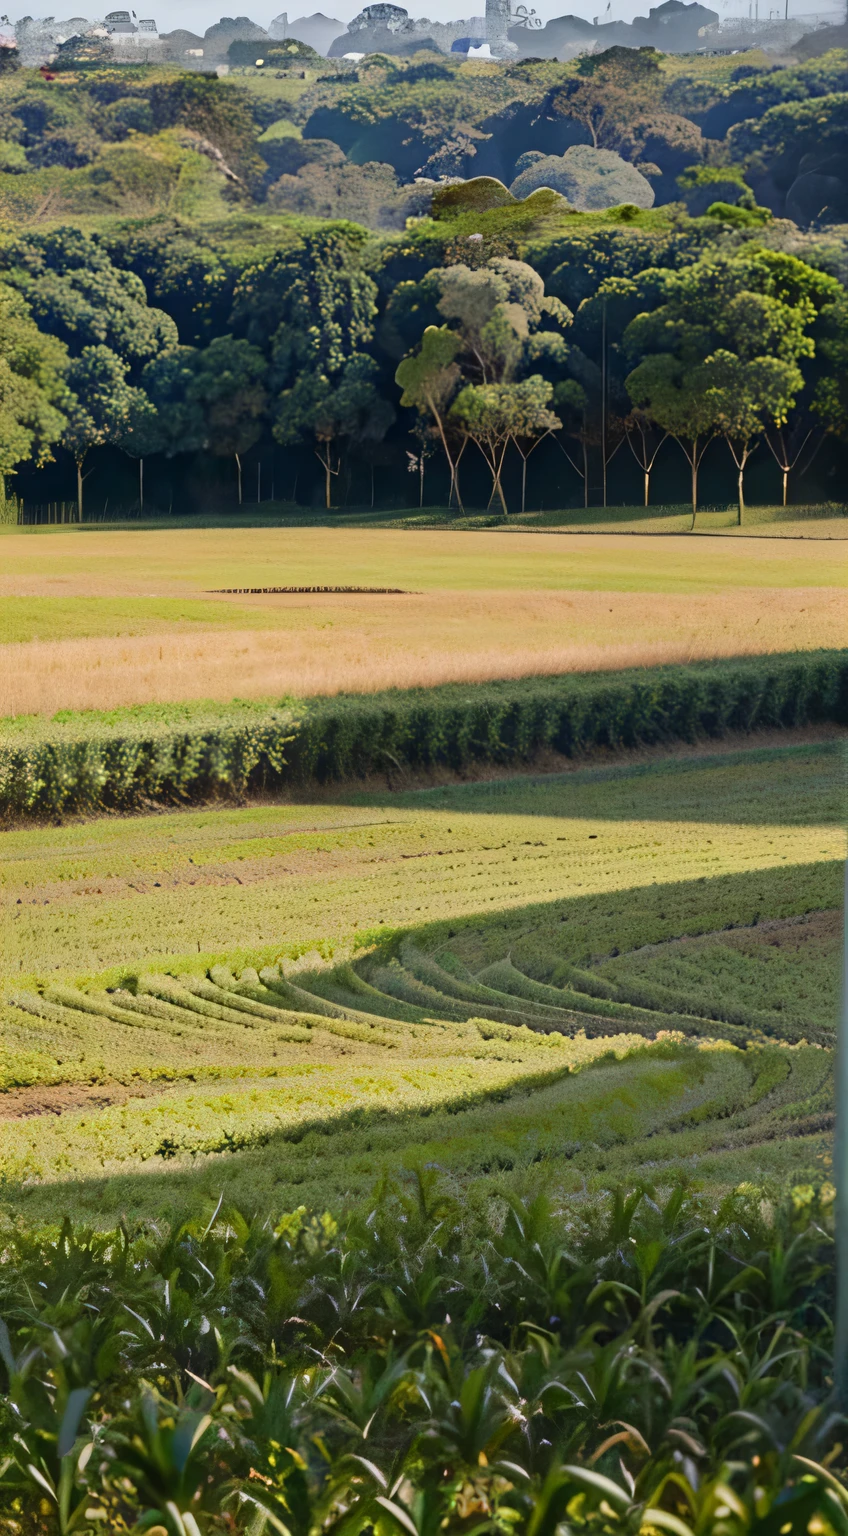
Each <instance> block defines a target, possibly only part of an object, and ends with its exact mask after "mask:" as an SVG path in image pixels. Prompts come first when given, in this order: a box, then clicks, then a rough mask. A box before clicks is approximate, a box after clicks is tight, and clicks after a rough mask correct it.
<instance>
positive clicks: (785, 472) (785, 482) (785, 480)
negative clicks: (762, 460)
mask: <svg viewBox="0 0 848 1536" xmlns="http://www.w3.org/2000/svg"><path fill="white" fill-rule="evenodd" d="M788 498H789V467H788V465H786V464H784V466H783V505H784V506H786V505H787V502H788Z"/></svg>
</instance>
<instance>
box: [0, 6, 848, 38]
mask: <svg viewBox="0 0 848 1536" xmlns="http://www.w3.org/2000/svg"><path fill="white" fill-rule="evenodd" d="M53 3H54V5H55V0H53ZM398 3H399V0H398ZM526 3H527V9H528V10H530V11H532V10H535V11H536V14H537V15H538V16H539V17H540V18H541V20H542V22H543V24H544V23H545V22H547V21H550V20H551V19H552V18H553V17H556V16H566V15H574V16H582V17H584V18H585V19H586V20H587V21H591V20H592V19H593V18H594V17H595V16H599V17H600V19H601V20H603V21H626V22H629V21H632V20H633V18H634V16H644V15H647V13H648V10H649V8H650V6H651V5H652V4H659V3H661V0H611V3H610V5H609V9H605V6H606V0H526ZM702 3H703V4H705V5H708V6H710V7H711V9H712V10H715V11H717V12H718V14H719V16H721V17H722V18H725V17H727V18H730V17H733V16H739V17H743V16H744V17H747V15H748V13H749V4H748V0H702ZM118 4H119V0H112V3H111V4H108V5H104V6H103V9H102V10H98V11H97V12H95V11H94V10H93V9H91V8H89V7H86V8H85V9H83V8H82V7H80V9H79V10H74V9H72V8H71V7H69V8H68V9H66V10H65V9H63V10H59V11H58V12H57V11H54V12H53V15H54V16H56V18H57V20H63V19H65V18H68V19H70V18H71V17H72V16H74V15H80V16H81V15H84V14H85V15H89V10H90V16H89V19H90V20H92V21H94V20H98V19H102V16H103V15H104V14H105V13H106V11H107V10H111V9H113V8H118ZM124 4H125V6H127V8H130V9H131V5H130V4H129V0H124ZM242 4H243V5H245V0H242ZM756 4H757V0H752V9H753V6H754V5H756ZM784 6H785V0H778V3H777V4H775V0H759V15H760V19H761V20H767V19H768V18H769V16H780V17H782V16H783V14H784ZM233 9H234V10H235V11H236V13H237V14H238V15H247V16H249V17H250V20H251V21H254V22H256V23H257V25H258V26H261V27H267V26H269V25H270V23H271V22H272V21H273V20H274V18H275V17H276V16H279V15H281V14H282V13H283V12H284V11H285V12H287V13H288V18H289V21H290V22H294V21H296V20H299V19H300V18H301V17H303V16H311V15H314V14H315V13H316V12H317V11H319V10H320V11H321V12H322V13H323V14H324V15H326V16H329V17H331V18H332V19H335V20H338V21H339V22H341V23H342V25H343V27H344V26H346V25H347V24H348V22H349V21H351V20H352V19H353V17H354V16H356V15H358V14H359V12H360V11H361V10H362V9H363V3H360V0H338V3H335V0H331V3H328V4H322V3H321V0H319V3H318V4H315V0H306V3H305V4H301V3H300V0H294V4H293V5H290V4H286V0H282V4H281V3H280V0H251V3H250V4H249V6H248V5H245V8H244V9H240V8H239V7H237V6H234V7H233ZM405 9H406V10H408V12H409V14H410V16H412V17H414V18H416V17H419V16H427V17H428V18H429V19H430V20H432V21H439V22H444V21H453V20H458V19H460V18H464V17H466V16H467V17H468V18H469V19H470V18H472V17H474V16H482V15H483V14H484V13H485V0H476V3H475V0H469V3H468V5H467V6H464V5H463V3H462V0H417V3H416V0H412V3H408V4H407V5H406V6H405ZM839 11H840V7H839V6H837V5H833V4H832V3H831V4H828V0H789V15H790V18H791V17H802V16H803V17H805V18H809V20H810V22H811V24H812V25H815V22H816V19H817V18H821V19H822V20H824V19H825V18H828V19H830V18H832V17H833V16H834V14H836V13H837V12H839ZM32 14H37V11H35V12H34V10H33V9H32V8H31V9H30V10H29V11H22V12H21V15H20V16H15V17H13V18H12V20H14V21H18V20H21V19H22V17H23V16H24V15H32ZM134 14H136V15H137V16H141V17H152V18H153V20H155V21H156V23H157V25H158V26H159V29H160V30H161V31H162V32H172V31H174V30H175V29H177V28H185V29H186V30H187V31H189V32H195V33H197V34H199V35H200V36H201V37H202V36H203V34H204V32H205V31H206V29H207V28H208V27H210V26H212V25H213V24H214V23H215V22H216V21H219V20H220V19H221V15H222V12H221V10H220V9H218V8H217V7H216V6H215V5H214V4H210V3H209V0H172V3H171V4H169V5H168V6H163V5H160V4H159V3H158V0H142V8H141V9H139V10H137V12H135V13H134Z"/></svg>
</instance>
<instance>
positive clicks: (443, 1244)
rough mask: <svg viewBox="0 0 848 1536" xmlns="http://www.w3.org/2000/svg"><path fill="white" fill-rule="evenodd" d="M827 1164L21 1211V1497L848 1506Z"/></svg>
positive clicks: (16, 1504) (680, 1530) (273, 1506)
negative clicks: (570, 1187) (835, 1395)
mask: <svg viewBox="0 0 848 1536" xmlns="http://www.w3.org/2000/svg"><path fill="white" fill-rule="evenodd" d="M831 1195H832V1191H831V1190H830V1188H829V1186H827V1185H825V1186H823V1187H822V1188H821V1189H820V1190H819V1191H818V1192H816V1191H814V1190H813V1189H812V1188H808V1189H806V1188H801V1189H796V1190H795V1191H793V1197H792V1200H791V1202H790V1203H788V1204H787V1206H786V1207H785V1208H782V1209H780V1210H777V1211H775V1210H772V1209H771V1208H770V1207H769V1206H768V1205H767V1204H766V1203H765V1202H764V1201H762V1200H760V1198H759V1196H758V1194H757V1192H756V1191H755V1190H753V1189H751V1188H745V1187H743V1188H741V1189H739V1190H737V1191H736V1193H735V1194H734V1195H732V1196H730V1197H728V1198H727V1199H725V1200H724V1202H723V1203H722V1204H720V1205H714V1206H710V1205H708V1204H707V1202H706V1201H705V1200H704V1199H703V1198H699V1197H698V1196H696V1195H693V1194H690V1193H687V1192H686V1190H685V1189H684V1187H683V1186H678V1187H676V1188H675V1189H673V1191H672V1192H671V1193H668V1192H666V1194H665V1196H664V1197H661V1196H659V1195H657V1193H656V1192H654V1191H652V1190H647V1189H645V1190H637V1191H634V1192H632V1193H629V1194H626V1195H625V1194H623V1193H618V1194H616V1195H615V1196H614V1197H612V1198H609V1199H607V1200H605V1201H604V1202H603V1203H595V1204H588V1203H580V1202H576V1203H575V1204H574V1205H573V1206H572V1207H570V1208H568V1209H565V1210H563V1211H558V1212H555V1211H553V1210H552V1209H551V1208H550V1206H549V1204H548V1202H547V1201H546V1200H545V1199H544V1197H542V1196H537V1197H535V1198H530V1199H527V1200H522V1199H520V1198H518V1197H517V1196H515V1195H510V1196H504V1197H501V1196H496V1197H495V1198H492V1199H489V1201H488V1202H487V1203H485V1204H482V1205H480V1206H479V1207H469V1206H467V1205H461V1204H460V1203H459V1202H458V1201H457V1200H456V1198H455V1197H454V1195H453V1193H452V1191H451V1189H450V1188H449V1187H448V1186H447V1185H445V1184H444V1183H443V1182H441V1181H440V1180H439V1177H438V1176H437V1174H436V1172H435V1171H434V1170H432V1169H422V1170H419V1171H418V1173H417V1174H415V1175H414V1176H411V1177H410V1178H409V1179H407V1180H406V1181H405V1182H402V1183H399V1182H391V1183H388V1184H386V1185H384V1186H383V1187H382V1188H380V1189H379V1190H378V1191H377V1194H376V1197H375V1199H374V1200H373V1202H372V1203H371V1207H370V1209H369V1208H368V1207H365V1208H364V1209H361V1210H359V1211H357V1212H355V1213H354V1214H352V1215H351V1216H349V1218H348V1222H347V1225H346V1228H345V1229H344V1230H343V1231H342V1230H339V1228H338V1227H337V1225H336V1222H335V1221H334V1220H333V1219H332V1218H331V1217H329V1216H323V1217H318V1216H310V1215H308V1213H307V1212H306V1210H305V1209H304V1208H303V1207H301V1208H300V1209H298V1210H297V1211H294V1212H292V1213H290V1214H288V1215H286V1216H284V1217H282V1219H280V1220H279V1221H277V1222H276V1224H274V1222H272V1221H271V1220H269V1219H267V1218H262V1217H253V1218H249V1217H246V1216H245V1215H243V1214H242V1213H240V1212H238V1211H237V1210H234V1209H227V1208H226V1207H225V1206H224V1204H223V1197H222V1199H221V1200H219V1202H218V1204H217V1206H216V1207H215V1208H214V1209H212V1210H211V1211H209V1212H205V1213H202V1214H196V1215H195V1216H194V1218H193V1219H192V1220H190V1221H188V1222H185V1223H184V1224H182V1225H180V1226H178V1227H175V1228H172V1229H170V1230H166V1229H157V1228H148V1229H146V1230H143V1231H140V1232H139V1233H138V1234H136V1235H134V1236H133V1235H130V1234H129V1233H128V1232H127V1230H126V1229H120V1230H119V1231H117V1232H113V1233H111V1234H108V1235H103V1234H98V1235H94V1234H92V1233H90V1232H87V1231H84V1230H81V1229H74V1228H73V1227H71V1225H70V1224H69V1223H66V1224H65V1225H64V1227H63V1228H62V1230H61V1232H59V1233H58V1235H57V1234H55V1233H54V1234H53V1235H47V1234H45V1233H44V1232H34V1231H27V1230H25V1229H22V1228H19V1229H18V1230H16V1231H10V1232H9V1233H8V1234H7V1239H6V1244H5V1247H4V1252H3V1255H2V1262H0V1314H2V1317H3V1318H4V1322H3V1324H2V1327H0V1355H2V1360H3V1365H4V1375H5V1380H4V1383H3V1385H4V1393H5V1395H4V1397H3V1401H2V1416H0V1440H2V1454H3V1462H2V1475H0V1529H2V1530H3V1531H5V1532H7V1533H10V1536H11V1533H15V1536H18V1533H24V1532H25V1533H27V1536H30V1533H33V1536H35V1533H38V1536H48V1533H49V1536H54V1533H58V1532H61V1533H63V1536H64V1533H66V1532H79V1533H86V1536H89V1533H93V1532H94V1531H98V1532H102V1531H108V1532H114V1533H117V1532H124V1533H126V1532H129V1531H132V1532H139V1533H140V1532H142V1531H146V1532H148V1533H149V1536H152V1533H153V1532H156V1533H157V1536H162V1533H165V1536H198V1533H202V1536H208V1533H212V1532H218V1531H220V1532H224V1531H228V1532H231V1533H233V1532H240V1533H245V1536H248V1533H249V1536H262V1533H265V1532H272V1531H273V1532H282V1533H283V1536H307V1533H310V1532H314V1533H317V1532H319V1531H327V1532H329V1531H333V1532H335V1531H339V1532H341V1531H345V1532H360V1531H362V1532H365V1531H368V1532H372V1531H376V1532H380V1533H384V1536H400V1533H404V1536H426V1533H429V1532H436V1531H439V1530H446V1531H451V1532H453V1531H456V1532H460V1531H464V1532H472V1531H475V1532H483V1531H486V1532H503V1533H507V1532H518V1531H520V1532H527V1533H528V1536H531V1533H532V1536H537V1533H551V1536H553V1532H554V1531H556V1530H559V1531H563V1530H568V1531H575V1532H577V1531H581V1532H582V1531H586V1532H593V1533H594V1532H597V1533H604V1536H606V1533H610V1536H612V1533H636V1532H638V1531H643V1530H648V1531H662V1532H669V1533H671V1536H692V1533H699V1532H701V1531H711V1532H712V1531H721V1532H722V1533H724V1536H743V1533H745V1536H747V1533H748V1532H757V1533H758V1536H768V1533H769V1532H775V1533H776V1532H781V1533H783V1536H790V1533H791V1536H795V1533H796V1532H797V1533H799V1536H800V1533H801V1532H807V1531H810V1532H813V1533H818V1536H822V1533H831V1532H832V1533H834V1536H843V1533H844V1532H845V1531H846V1529H848V1492H846V1489H845V1487H844V1485H843V1480H842V1477H841V1474H840V1471H839V1468H840V1465H841V1462H840V1458H841V1455H842V1452H841V1447H840V1445H839V1444H838V1436H839V1434H840V1433H841V1427H840V1421H839V1419H838V1417H837V1416H836V1415H835V1414H834V1413H833V1411H832V1410H831V1407H830V1392H831V1379H830V1360H831V1342H832V1341H831V1328H830V1323H829V1301H830V1292H831V1283H832V1267H831V1238H830V1234H829V1230H828V1228H829V1211H830V1205H829V1200H830V1197H831Z"/></svg>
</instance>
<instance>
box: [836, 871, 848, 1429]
mask: <svg viewBox="0 0 848 1536" xmlns="http://www.w3.org/2000/svg"><path fill="white" fill-rule="evenodd" d="M840 1013H841V1017H840V1019H839V1021H838V1023H837V1036H836V1070H835V1072H834V1088H835V1092H836V1134H835V1136H834V1145H833V1173H834V1181H835V1183H836V1233H835V1237H836V1330H835V1338H834V1362H833V1363H834V1373H833V1374H834V1380H835V1383H836V1395H837V1400H838V1402H839V1405H840V1407H841V1408H842V1409H843V1411H844V1409H845V1406H846V1404H848V861H846V864H845V908H844V913H843V935H842V998H841V1008H840Z"/></svg>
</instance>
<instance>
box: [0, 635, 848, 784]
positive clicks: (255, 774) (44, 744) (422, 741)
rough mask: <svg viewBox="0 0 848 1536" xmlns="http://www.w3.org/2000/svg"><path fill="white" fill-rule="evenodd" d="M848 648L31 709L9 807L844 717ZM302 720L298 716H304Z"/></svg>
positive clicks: (10, 774)
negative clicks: (500, 678)
mask: <svg viewBox="0 0 848 1536" xmlns="http://www.w3.org/2000/svg"><path fill="white" fill-rule="evenodd" d="M846 713H848V661H846V656H845V654H844V653H843V652H821V653H818V652H811V653H809V654H808V655H796V656H780V657H772V656H770V657H764V658H755V659H751V660H744V661H743V660H740V661H732V662H721V663H699V664H694V665H691V666H688V667H667V668H657V669H655V670H653V671H639V672H623V673H610V674H595V675H589V676H583V677H579V676H575V677H552V678H530V679H522V680H520V681H516V682H503V683H486V684H480V685H475V687H474V689H473V691H469V689H468V688H467V687H465V686H463V685H461V684H449V685H445V686H443V687H439V688H431V689H410V690H408V691H393V692H390V693H384V694H373V695H348V696H341V697H338V698H333V699H328V700H313V701H312V702H311V704H310V705H309V707H308V708H304V710H303V712H302V714H301V713H300V712H299V711H297V710H295V709H294V708H293V707H290V706H285V705H276V706H274V705H271V706H269V705H263V704H261V703H256V704H244V703H238V702H237V703H235V704H232V705H211V704H202V705H194V706H192V705H179V706H163V707H161V708H160V707H158V706H157V707H153V706H141V707H138V708H136V709H127V710H121V711H115V712H114V713H112V714H109V715H96V714H90V715H86V714H80V715H73V714H69V715H68V716H67V717H62V718H57V719H55V720H51V721H39V720H35V719H30V718H28V717H23V716H22V717H19V718H17V719H16V720H11V721H7V722H5V723H4V725H3V728H2V732H0V810H2V811H4V812H6V813H7V814H45V813H48V814H55V813H59V812H62V811H74V810H82V809H93V808H96V807H98V806H131V805H139V804H144V803H145V802H146V801H150V800H157V801H162V800H176V801H184V800H188V799H202V798H205V797H208V796H210V795H213V794H220V793H230V794H232V793H236V794H241V793H244V792H245V791H246V790H247V789H255V788H259V787H262V786H265V785H267V786H279V785H281V784H286V783H289V784H292V783H298V784H308V783H310V782H315V781H318V782H319V783H322V782H327V781H329V780H337V779H350V778H358V777H363V776H366V775H368V774H372V773H380V774H385V773H388V774H389V775H390V776H391V774H392V772H394V771H397V772H403V771H404V770H406V769H422V768H429V767H433V766H435V765H446V766H448V767H451V768H454V769H463V768H466V767H468V766H469V765H470V764H472V763H485V762H504V763H519V762H523V761H526V760H528V759H531V758H532V757H533V755H534V753H536V752H538V751H540V750H541V749H544V748H550V749H553V750H555V751H557V752H561V753H563V754H564V755H566V756H569V757H570V756H573V755H575V754H578V753H580V752H585V751H589V750H591V749H592V748H594V747H598V746H603V747H610V748H613V749H619V748H621V747H632V746H635V745H637V744H638V743H641V742H656V741H670V740H693V739H694V738H695V737H697V736H698V735H705V734H706V735H713V736H719V735H721V734H722V732H724V731H727V730H743V731H751V730H756V729H762V728H765V727H775V726H777V727H789V726H798V725H802V724H806V723H807V722H808V721H815V720H833V721H844V720H845V718H846ZM297 715H299V718H297V719H296V716H297Z"/></svg>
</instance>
